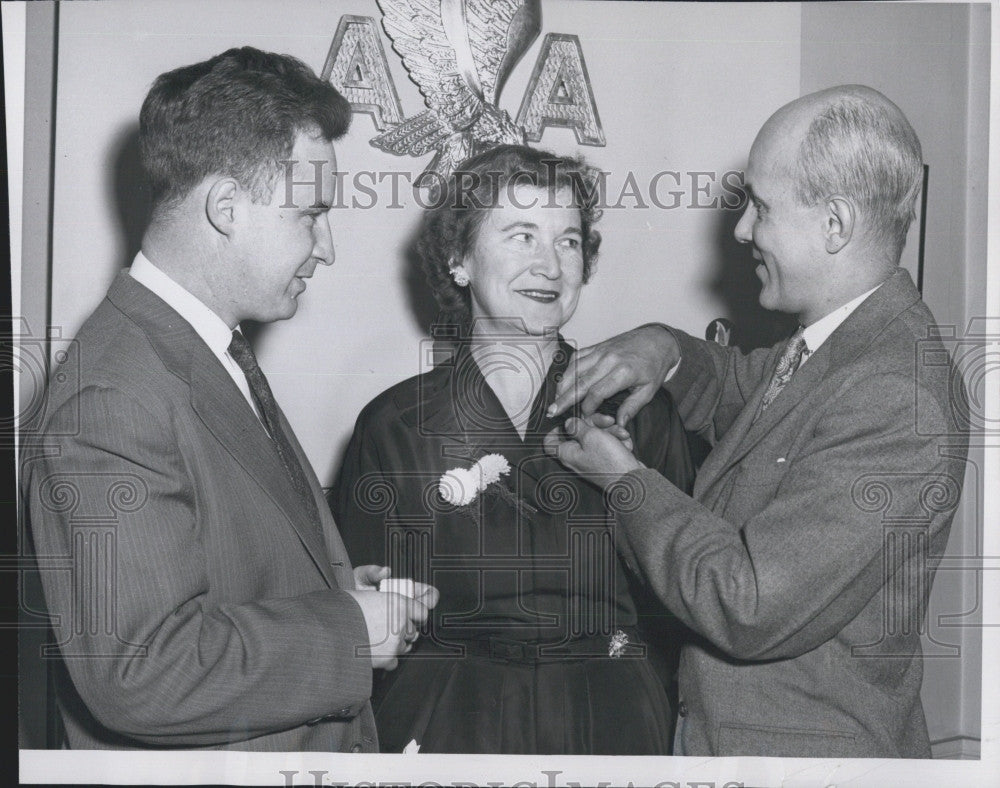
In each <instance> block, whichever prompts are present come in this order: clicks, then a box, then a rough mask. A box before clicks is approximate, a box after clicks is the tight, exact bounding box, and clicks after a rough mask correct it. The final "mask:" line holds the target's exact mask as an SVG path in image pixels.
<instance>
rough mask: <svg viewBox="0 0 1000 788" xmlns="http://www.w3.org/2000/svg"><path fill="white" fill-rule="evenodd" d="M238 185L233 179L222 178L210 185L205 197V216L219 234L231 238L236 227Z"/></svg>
mask: <svg viewBox="0 0 1000 788" xmlns="http://www.w3.org/2000/svg"><path fill="white" fill-rule="evenodd" d="M239 196H240V185H239V184H238V183H237V182H236V180H235V179H234V178H222V179H220V180H217V181H216V182H215V183H213V184H212V185H211V187H210V188H209V190H208V194H207V195H206V197H205V215H206V216H207V218H208V221H209V222H210V223H211V225H212V227H214V228H215V229H216V230H217V231H218V232H219V233H221V234H222V235H224V236H226V237H227V238H229V237H231V236H232V234H233V231H234V229H235V226H236V219H237V205H236V203H237V200H238V198H239Z"/></svg>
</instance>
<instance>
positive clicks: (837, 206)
mask: <svg viewBox="0 0 1000 788" xmlns="http://www.w3.org/2000/svg"><path fill="white" fill-rule="evenodd" d="M854 220H855V213H854V204H853V203H852V202H851V201H850V200H848V199H847V198H846V197H841V196H840V195H839V194H835V195H833V197H829V198H827V201H826V216H825V217H824V219H823V234H824V236H825V241H824V245H825V246H826V251H827V252H828V253H829V254H837V252H839V251H840V250H841V249H843V248H844V247H845V246H847V242H848V241H850V240H851V236H852V235H853V234H854Z"/></svg>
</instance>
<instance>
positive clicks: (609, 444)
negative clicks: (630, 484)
mask: <svg viewBox="0 0 1000 788" xmlns="http://www.w3.org/2000/svg"><path fill="white" fill-rule="evenodd" d="M605 419H610V416H605V417H600V416H599V417H598V419H597V422H598V423H601V422H604V420H605ZM622 433H624V434H625V439H626V440H627V443H626V442H625V441H623V439H622V437H621V435H622ZM631 448H632V446H631V439H630V438H628V433H626V432H625V430H624V429H623V428H622V427H621V426H620V425H617V424H614V423H612V424H610V425H608V426H606V427H604V428H602V427H600V426H597V423H595V421H594V417H591V418H588V419H575V418H574V419H567V420H566V424H565V425H564V426H563V435H560V434H559V430H552V432H550V433H549V434H548V435H546V436H545V451H546V452H548V453H549V454H550V455H552V456H553V457H555V458H556V459H558V460H559V462H561V463H562V464H563V465H565V466H566V467H567V468H569V469H570V470H573V471H576V472H577V473H579V474H580V475H581V476H584V477H585V478H586V479H587V480H588V481H590V482H592V483H594V484H596V485H597V486H599V487H601V488H605V487H608V486H609V485H610V484H611V483H613V482H614V481H615V480H616V479H618V478H619V477H620V476H621V475H622V474H625V473H628V472H629V471H634V470H638V469H639V468H645V467H646V466H645V465H643V464H642V463H641V462H639V460H637V459H636V458H635V456H634V455H633V454H632V452H631Z"/></svg>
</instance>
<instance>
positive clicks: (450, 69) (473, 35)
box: [371, 0, 541, 183]
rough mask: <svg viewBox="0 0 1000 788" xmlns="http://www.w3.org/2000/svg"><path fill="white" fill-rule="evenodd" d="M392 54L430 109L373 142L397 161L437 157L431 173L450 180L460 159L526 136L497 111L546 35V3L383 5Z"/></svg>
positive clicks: (492, 0)
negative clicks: (510, 80)
mask: <svg viewBox="0 0 1000 788" xmlns="http://www.w3.org/2000/svg"><path fill="white" fill-rule="evenodd" d="M378 5H379V8H380V9H381V10H382V14H383V19H382V25H383V27H384V28H385V32H386V34H387V35H388V36H389V38H391V39H392V47H393V49H394V50H396V52H397V54H399V56H400V57H401V58H402V60H403V65H404V66H405V67H406V70H407V71H408V72H409V74H410V79H412V80H413V81H414V82H415V83H416V85H417V87H418V88H420V93H421V94H422V95H423V97H424V103H425V104H426V106H427V110H425V111H424V112H421V113H420V114H419V115H416V116H414V117H412V118H407V119H405V120H403V121H402V122H401V123H398V124H397V125H395V126H393V127H392V128H390V129H388V130H386V131H384V132H382V133H381V134H379V135H378V136H376V137H374V138H373V139H372V140H371V144H372V145H374V146H375V147H376V148H379V149H380V150H383V151H386V152H387V153H392V154H395V155H397V156H405V155H409V156H422V155H424V154H426V153H429V152H431V151H436V153H435V155H434V158H433V159H432V160H431V162H430V164H429V165H428V167H427V169H426V170H425V171H424V173H423V174H422V175H421V176H420V179H419V180H418V183H419V182H420V180H424V179H425V176H427V175H428V174H429V173H432V172H433V173H437V174H438V175H440V176H442V177H447V176H448V175H449V174H450V173H451V172H452V170H454V168H455V166H456V165H457V164H458V163H459V162H461V161H462V160H464V159H466V158H468V157H469V156H473V155H475V154H476V153H479V152H481V151H483V150H487V149H489V148H491V147H494V146H496V145H501V144H504V143H512V144H523V143H524V142H525V131H524V128H523V127H522V126H520V125H519V124H517V123H515V122H514V121H513V120H511V118H510V115H509V114H508V113H507V112H506V111H504V110H501V109H500V108H499V107H498V106H497V99H498V97H499V95H500V91H501V90H502V89H503V85H504V83H505V82H506V80H507V77H508V76H509V75H510V72H511V70H512V69H513V68H514V66H515V65H516V64H517V62H518V61H519V60H520V59H521V57H522V56H523V55H524V53H525V52H526V51H527V49H528V47H529V46H531V44H532V42H533V41H534V40H535V38H537V37H538V33H539V31H540V30H541V7H540V0H378Z"/></svg>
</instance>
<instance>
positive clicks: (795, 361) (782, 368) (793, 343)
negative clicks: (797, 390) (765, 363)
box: [755, 326, 806, 421]
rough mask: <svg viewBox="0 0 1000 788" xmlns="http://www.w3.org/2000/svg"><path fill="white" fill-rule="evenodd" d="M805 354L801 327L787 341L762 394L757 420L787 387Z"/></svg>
mask: <svg viewBox="0 0 1000 788" xmlns="http://www.w3.org/2000/svg"><path fill="white" fill-rule="evenodd" d="M805 352H806V340H805V337H804V336H802V326H799V327H798V329H797V330H796V332H795V333H794V334H792V337H791V339H789V340H788V344H787V345H786V346H785V350H784V352H783V353H782V354H781V358H779V359H778V366H777V367H776V368H775V370H774V375H773V376H772V377H771V382H770V383H769V384H768V386H767V391H765V392H764V399H762V400H761V401H760V410H758V411H757V418H758V419H759V418H760V414H762V413H763V412H764V411H765V410H767V406H768V405H770V404H771V403H772V402H774V399H775V397H777V396H778V395H779V394H780V393H781V390H782V389H783V388H785V386H787V385H788V381H790V380H791V379H792V375H794V374H795V370H797V369H798V368H799V364H800V363H801V362H802V355H803V353H805ZM755 421H756V419H755Z"/></svg>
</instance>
